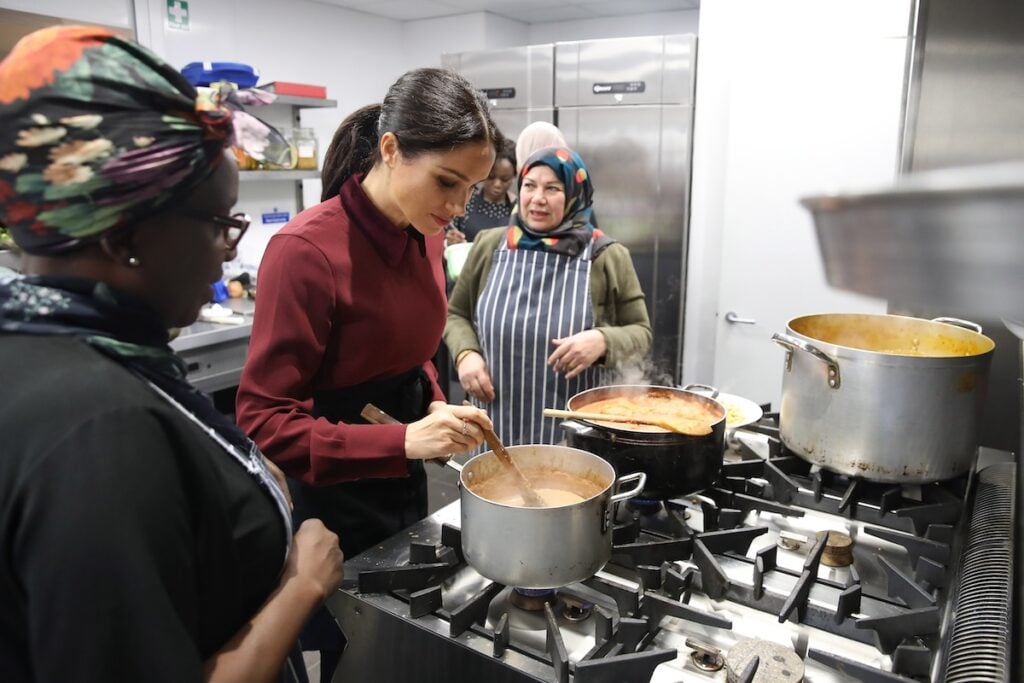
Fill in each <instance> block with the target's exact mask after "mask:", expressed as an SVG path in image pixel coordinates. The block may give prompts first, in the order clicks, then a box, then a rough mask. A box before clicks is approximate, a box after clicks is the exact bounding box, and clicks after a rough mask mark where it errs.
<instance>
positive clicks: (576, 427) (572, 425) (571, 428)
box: [559, 420, 595, 435]
mask: <svg viewBox="0 0 1024 683" xmlns="http://www.w3.org/2000/svg"><path fill="white" fill-rule="evenodd" d="M559 426H560V427H561V428H562V429H564V430H565V431H567V432H572V433H574V434H577V435H583V434H588V433H590V432H593V431H595V430H594V428H593V427H591V426H590V425H585V424H582V423H580V422H577V421H576V420H562V422H561V424H560V425H559Z"/></svg>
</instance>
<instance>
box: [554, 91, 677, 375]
mask: <svg viewBox="0 0 1024 683" xmlns="http://www.w3.org/2000/svg"><path fill="white" fill-rule="evenodd" d="M692 120H693V110H692V107H689V106H669V107H662V106H626V107H622V106H612V107H579V108H572V109H560V110H559V127H560V128H561V129H562V132H563V133H564V134H565V137H566V142H568V143H569V145H570V146H572V147H573V148H574V149H576V150H577V151H578V152H579V153H580V156H582V157H583V160H584V161H585V162H586V164H587V167H588V168H589V169H590V172H591V177H592V178H593V182H594V188H595V193H594V210H595V213H596V214H597V218H598V222H599V225H600V227H601V229H602V230H604V231H606V232H607V233H608V234H609V235H610V236H611V237H613V238H615V239H616V240H618V241H619V242H621V243H622V244H624V245H625V246H626V247H628V248H629V250H630V253H631V255H632V257H633V264H634V266H635V267H636V270H637V276H638V277H639V278H640V285H641V286H642V287H643V290H644V293H645V295H646V297H647V308H648V312H649V313H650V315H651V324H652V326H653V327H654V349H653V358H654V361H655V363H656V365H657V367H658V368H659V369H660V370H662V371H663V372H665V373H666V374H670V375H671V374H674V373H675V372H676V371H677V369H676V368H677V363H678V358H679V352H680V339H681V320H682V318H681V311H682V301H683V299H682V293H683V287H684V282H685V278H684V277H683V271H684V263H685V253H686V225H687V216H688V215H689V192H690V156H691V155H690V144H691V133H690V131H691V124H692Z"/></svg>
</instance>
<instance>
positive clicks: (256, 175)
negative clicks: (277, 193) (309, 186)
mask: <svg viewBox="0 0 1024 683" xmlns="http://www.w3.org/2000/svg"><path fill="white" fill-rule="evenodd" d="M319 177H320V171H319V170H317V169H315V168H311V169H300V170H294V169H293V170H280V171H239V172H238V179H239V180H242V181H265V180H306V179H307V178H319Z"/></svg>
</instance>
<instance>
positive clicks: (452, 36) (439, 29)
mask: <svg viewBox="0 0 1024 683" xmlns="http://www.w3.org/2000/svg"><path fill="white" fill-rule="evenodd" d="M528 28H529V27H528V26H527V24H524V23H523V22H520V21H514V20H512V19H506V18H505V17H499V16H498V15H496V14H491V13H490V12H472V13H469V14H459V15H455V16H450V17H439V18H437V19H420V20H418V21H406V22H404V23H403V24H402V50H403V53H404V59H405V64H406V65H407V66H408V68H410V69H415V68H417V67H421V66H440V65H441V53H442V52H466V51H469V50H490V49H495V48H502V47H512V46H515V45H525V44H527V42H528V39H529V38H528V36H529V32H528Z"/></svg>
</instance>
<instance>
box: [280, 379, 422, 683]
mask: <svg viewBox="0 0 1024 683" xmlns="http://www.w3.org/2000/svg"><path fill="white" fill-rule="evenodd" d="M432 395H433V392H432V390H431V385H430V378H428V377H427V375H426V373H425V372H424V371H423V367H422V366H417V367H416V368H413V369H412V370H409V371H407V372H403V373H402V374H400V375H397V376H395V377H391V378H388V379H383V380H378V381H375V382H366V383H364V384H359V385H356V386H353V387H346V388H344V389H333V390H329V391H321V392H317V393H316V394H314V395H313V415H314V416H316V417H324V418H326V419H327V420H329V421H331V422H334V423H338V422H347V423H349V424H352V423H356V424H366V420H364V419H363V418H362V417H360V415H359V413H360V412H362V410H363V407H364V406H365V405H366V404H367V403H372V404H374V405H375V406H377V407H378V408H380V409H381V410H383V411H384V412H385V413H387V414H388V415H390V416H392V417H393V418H395V419H396V420H398V421H399V422H404V423H409V422H415V421H416V420H419V419H420V418H422V417H423V416H425V415H426V414H427V406H429V405H430V400H431V397H432ZM406 463H407V465H408V468H409V476H408V477H405V478H395V479H361V480H359V481H351V482H345V483H343V484H334V485H331V486H310V485H308V484H304V483H301V482H298V481H295V480H294V479H288V489H289V491H290V492H291V494H292V503H293V505H294V509H293V510H292V519H293V523H294V525H295V529H296V530H297V529H298V528H299V525H300V524H302V522H303V521H305V520H307V519H314V518H315V519H320V520H321V521H323V523H324V526H326V527H327V528H328V529H330V530H331V531H333V532H334V533H336V534H337V535H338V539H339V540H340V542H341V550H342V552H343V553H344V554H345V559H346V560H348V559H351V558H353V557H355V556H356V555H358V554H359V553H361V552H362V551H364V550H366V549H367V548H369V547H371V546H373V545H376V544H377V543H380V542H381V541H383V540H384V539H386V538H388V537H390V536H393V535H395V534H397V533H398V532H399V531H401V530H402V529H404V528H406V527H408V526H410V525H411V524H413V523H415V522H418V521H419V520H421V519H423V518H424V517H426V516H427V475H426V473H425V472H424V470H423V461H422V460H407V461H406ZM299 640H300V641H301V642H302V646H303V649H304V650H319V651H320V680H321V683H325V682H326V681H330V680H331V678H332V675H333V673H334V669H335V667H336V666H337V663H338V660H339V658H340V656H341V652H342V650H344V647H345V643H346V639H345V637H344V635H343V634H342V633H341V631H340V630H339V628H338V625H337V622H336V621H335V620H334V618H333V617H332V616H331V614H330V613H329V612H328V611H327V609H326V608H325V607H321V608H320V609H319V610H317V611H316V612H315V613H314V614H313V616H312V617H311V618H310V621H309V623H307V624H306V626H305V628H304V629H303V631H302V633H301V634H300V635H299Z"/></svg>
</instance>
